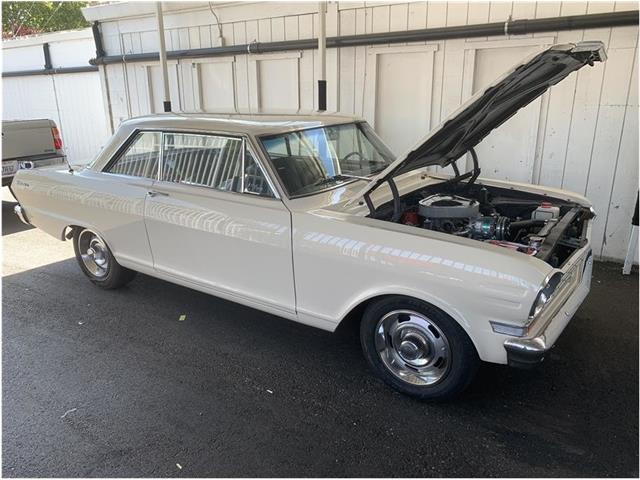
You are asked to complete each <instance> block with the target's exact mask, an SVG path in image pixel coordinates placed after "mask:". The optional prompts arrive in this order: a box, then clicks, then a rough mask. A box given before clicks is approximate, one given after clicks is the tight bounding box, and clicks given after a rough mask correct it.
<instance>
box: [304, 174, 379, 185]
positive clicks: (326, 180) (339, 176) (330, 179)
mask: <svg viewBox="0 0 640 480" xmlns="http://www.w3.org/2000/svg"><path fill="white" fill-rule="evenodd" d="M351 179H355V180H364V181H365V182H370V181H371V180H372V179H371V178H369V177H363V176H360V175H349V174H345V173H339V174H337V175H333V176H331V177H325V178H321V179H320V180H318V181H317V182H315V183H314V184H313V186H314V187H318V186H320V185H327V184H329V183H331V182H339V181H342V180H351Z"/></svg>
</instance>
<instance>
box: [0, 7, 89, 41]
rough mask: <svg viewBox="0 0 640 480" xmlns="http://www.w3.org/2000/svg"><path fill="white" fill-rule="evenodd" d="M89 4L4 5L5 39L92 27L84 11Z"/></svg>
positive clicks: (3, 30) (3, 26) (3, 27)
mask: <svg viewBox="0 0 640 480" xmlns="http://www.w3.org/2000/svg"><path fill="white" fill-rule="evenodd" d="M88 3H89V2H42V1H40V2H38V1H35V2H28V1H23V2H4V1H3V2H2V37H3V38H13V37H19V36H22V35H32V34H34V33H43V32H57V31H59V30H69V29H73V28H83V27H87V26H88V25H89V22H87V21H86V20H85V19H84V17H83V16H82V12H81V11H80V9H81V8H82V7H85V6H86V5H87V4H88Z"/></svg>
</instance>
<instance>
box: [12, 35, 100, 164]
mask: <svg viewBox="0 0 640 480" xmlns="http://www.w3.org/2000/svg"><path fill="white" fill-rule="evenodd" d="M45 42H48V43H49V45H50V53H51V61H52V64H53V66H54V67H55V68H60V67H76V66H86V65H88V61H89V58H91V57H92V56H95V46H94V44H93V37H92V35H91V30H90V29H87V30H84V31H71V32H60V33H54V34H48V35H39V36H37V37H29V38H26V39H19V40H10V41H3V44H2V47H3V49H2V50H3V61H4V64H3V70H4V71H5V72H10V71H17V70H38V69H42V68H44V55H43V50H42V44H43V43H45ZM2 86H3V89H2V100H3V102H2V118H3V119H12V120H28V119H33V118H50V119H52V120H54V121H55V122H56V124H57V125H58V127H59V128H60V131H61V134H62V139H63V141H64V147H65V150H66V152H67V158H68V159H69V161H70V162H71V163H72V164H75V165H81V164H85V163H87V162H89V161H90V160H91V159H92V158H93V157H94V156H95V155H96V154H97V153H98V151H99V150H100V148H101V147H102V145H103V144H104V142H105V141H106V140H107V139H108V138H109V134H110V132H109V129H108V128H107V116H106V114H105V109H104V102H103V100H102V88H101V86H100V77H99V74H98V72H83V73H73V74H60V75H31V76H22V77H5V78H3V79H2Z"/></svg>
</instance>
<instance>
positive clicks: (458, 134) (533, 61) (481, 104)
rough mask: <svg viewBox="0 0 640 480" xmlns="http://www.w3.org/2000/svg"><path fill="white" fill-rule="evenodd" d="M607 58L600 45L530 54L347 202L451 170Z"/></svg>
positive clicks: (559, 47) (566, 46)
mask: <svg viewBox="0 0 640 480" xmlns="http://www.w3.org/2000/svg"><path fill="white" fill-rule="evenodd" d="M606 59H607V57H606V53H605V51H604V44H603V43H602V42H600V41H593V42H579V43H577V44H573V43H572V44H564V45H554V46H553V47H551V48H549V49H548V50H545V51H543V52H542V53H538V54H535V55H534V56H532V57H530V59H529V60H527V61H525V62H524V63H522V64H520V65H518V66H517V67H515V68H513V69H511V70H510V71H509V72H507V73H506V74H505V75H503V76H502V77H501V78H499V79H498V80H496V81H495V82H494V83H493V84H492V85H491V86H490V87H488V88H487V89H486V90H484V91H480V92H478V93H477V94H476V95H474V96H473V97H472V98H471V99H470V100H469V101H468V102H466V103H465V104H464V105H462V107H460V108H459V109H458V110H456V111H455V112H454V113H453V114H452V115H450V116H449V117H448V118H447V119H446V120H445V121H444V122H442V123H441V124H440V125H439V126H438V127H436V128H435V129H433V130H432V131H431V132H429V134H427V136H426V137H424V138H423V139H421V140H420V141H419V142H418V143H417V144H416V145H415V146H414V147H413V148H411V149H410V150H409V151H408V152H407V153H405V154H404V155H401V156H400V157H398V159H397V160H395V161H394V162H393V163H391V164H390V165H389V166H388V167H387V168H385V169H384V170H383V171H382V172H380V173H379V174H378V175H376V176H375V177H374V178H373V179H372V180H371V181H370V182H369V183H368V184H367V185H366V187H365V188H363V189H362V190H361V191H360V192H358V194H357V195H356V196H355V197H354V198H353V199H352V200H351V201H352V202H353V201H357V200H358V199H359V198H362V197H363V196H365V195H369V194H370V193H371V192H372V191H373V190H375V189H376V188H378V187H379V186H380V185H381V184H383V183H385V182H388V181H389V180H391V179H392V178H393V177H396V176H398V175H401V174H403V173H406V172H409V171H412V170H416V169H418V168H422V167H427V166H429V165H439V166H441V167H446V166H447V165H450V164H451V163H453V162H455V161H456V160H457V159H458V158H460V157H461V156H462V155H464V154H465V153H466V152H468V151H469V149H471V148H473V147H475V146H476V145H477V144H478V143H480V142H481V141H482V139H483V138H484V137H486V136H487V135H488V134H489V133H491V131H492V130H493V129H495V128H497V127H499V126H500V125H502V124H503V123H504V122H506V121H507V120H508V119H509V118H510V117H511V116H512V115H514V114H515V113H517V112H518V110H520V109H521V108H523V107H525V106H527V105H528V104H529V103H531V102H532V101H534V100H535V99H536V98H538V97H539V96H541V95H542V94H543V93H544V92H546V91H547V90H548V89H549V87H551V86H552V85H555V84H556V83H558V82H559V81H561V80H563V79H564V78H566V77H567V76H568V75H569V74H570V73H572V72H574V71H576V70H579V69H580V68H582V67H583V66H585V65H593V64H594V62H603V61H605V60H606ZM350 203H351V202H350Z"/></svg>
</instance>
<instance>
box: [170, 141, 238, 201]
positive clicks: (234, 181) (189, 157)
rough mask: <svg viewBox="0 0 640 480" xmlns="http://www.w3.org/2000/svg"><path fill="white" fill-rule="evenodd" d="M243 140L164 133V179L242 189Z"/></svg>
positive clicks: (231, 189) (234, 189)
mask: <svg viewBox="0 0 640 480" xmlns="http://www.w3.org/2000/svg"><path fill="white" fill-rule="evenodd" d="M241 168H242V140H240V139H238V138H231V137H220V136H213V135H196V134H182V133H165V134H164V145H163V159H162V180H164V181H165V182H174V183H186V184H189V185H198V186H202V187H211V188H215V189H218V190H230V191H235V192H237V191H239V190H240V183H241V172H240V170H241Z"/></svg>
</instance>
